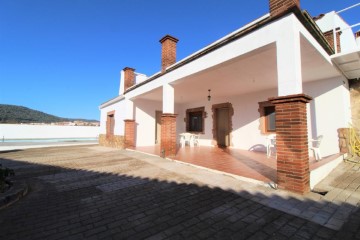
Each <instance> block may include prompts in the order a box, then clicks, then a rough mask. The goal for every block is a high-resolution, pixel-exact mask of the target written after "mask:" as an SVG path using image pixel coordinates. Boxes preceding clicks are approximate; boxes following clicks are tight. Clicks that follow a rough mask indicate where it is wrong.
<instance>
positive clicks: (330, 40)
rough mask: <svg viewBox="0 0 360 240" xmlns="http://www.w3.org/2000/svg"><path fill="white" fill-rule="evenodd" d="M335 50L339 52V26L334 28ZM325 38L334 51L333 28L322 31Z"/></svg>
mask: <svg viewBox="0 0 360 240" xmlns="http://www.w3.org/2000/svg"><path fill="white" fill-rule="evenodd" d="M335 30H336V50H337V53H339V52H341V44H340V43H341V42H340V35H341V32H338V30H340V28H336V29H335ZM323 34H324V36H325V38H326V40H327V41H328V43H329V44H330V46H331V47H332V49H333V50H334V51H335V43H334V31H333V30H329V31H327V32H324V33H323Z"/></svg>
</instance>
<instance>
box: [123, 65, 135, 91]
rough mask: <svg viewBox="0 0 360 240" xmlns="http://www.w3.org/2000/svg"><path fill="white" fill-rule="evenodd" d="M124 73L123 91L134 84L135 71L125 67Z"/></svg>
mask: <svg viewBox="0 0 360 240" xmlns="http://www.w3.org/2000/svg"><path fill="white" fill-rule="evenodd" d="M123 71H124V91H126V90H127V89H128V88H129V87H131V86H133V85H134V84H135V69H133V68H129V67H126V68H124V69H123Z"/></svg>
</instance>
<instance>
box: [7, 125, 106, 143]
mask: <svg viewBox="0 0 360 240" xmlns="http://www.w3.org/2000/svg"><path fill="white" fill-rule="evenodd" d="M98 136H99V127H92V126H56V125H28V124H0V138H1V139H2V138H3V137H4V139H40V138H45V139H46V138H96V137H98ZM0 141H1V140H0Z"/></svg>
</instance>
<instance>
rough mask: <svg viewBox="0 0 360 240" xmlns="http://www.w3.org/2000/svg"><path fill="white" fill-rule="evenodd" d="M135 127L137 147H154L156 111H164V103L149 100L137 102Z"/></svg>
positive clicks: (135, 102) (135, 103)
mask: <svg viewBox="0 0 360 240" xmlns="http://www.w3.org/2000/svg"><path fill="white" fill-rule="evenodd" d="M134 105H135V125H136V127H135V128H136V130H135V132H136V146H138V147H140V146H153V145H154V144H155V124H156V115H155V114H156V113H155V111H161V110H162V103H161V102H155V101H148V100H136V101H134Z"/></svg>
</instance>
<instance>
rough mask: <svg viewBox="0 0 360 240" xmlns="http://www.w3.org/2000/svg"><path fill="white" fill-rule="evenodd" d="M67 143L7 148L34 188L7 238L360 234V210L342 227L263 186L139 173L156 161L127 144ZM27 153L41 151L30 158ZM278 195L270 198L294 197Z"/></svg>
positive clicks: (10, 216)
mask: <svg viewBox="0 0 360 240" xmlns="http://www.w3.org/2000/svg"><path fill="white" fill-rule="evenodd" d="M84 149H85V148H84ZM64 150H66V148H57V149H55V148H53V149H51V150H48V151H47V152H44V153H43V152H42V150H39V149H37V150H26V151H23V152H21V153H18V152H8V153H4V152H3V153H1V154H0V163H1V164H3V165H4V166H6V167H9V168H13V169H15V171H16V180H17V181H26V182H27V183H28V184H29V185H30V188H31V190H30V191H31V192H30V193H29V194H28V196H26V197H25V198H24V199H21V200H20V201H19V202H17V203H15V204H14V205H12V206H10V207H8V208H6V209H3V210H1V211H0V238H1V239H102V238H103V239H111V238H114V239H129V238H132V239H145V238H148V239H289V238H291V239H314V238H317V239H330V238H337V237H341V238H345V237H346V238H352V239H356V238H360V236H359V234H358V231H359V223H360V219H359V216H360V212H359V211H357V212H356V213H354V214H352V216H351V218H350V220H349V222H348V223H347V224H345V225H344V227H343V228H342V229H341V230H340V231H336V230H333V229H329V228H326V227H324V226H322V225H320V224H316V223H314V222H312V221H309V220H306V219H304V218H299V217H296V216H294V215H291V214H289V213H285V212H283V211H279V210H276V209H274V208H271V207H268V206H265V205H262V204H260V203H258V202H256V201H254V200H252V199H256V198H264V197H266V196H264V195H262V194H256V195H252V194H250V193H249V192H247V191H242V192H240V193H237V194H235V193H233V192H230V191H225V190H222V189H220V188H210V187H207V186H204V185H203V186H201V185H200V184H194V183H191V179H188V178H186V177H183V176H181V174H177V173H174V172H170V171H168V170H165V169H159V176H160V177H159V178H157V177H154V178H152V177H139V176H137V175H138V171H140V170H141V169H144V170H146V167H148V164H147V163H144V162H141V160H138V159H134V158H131V157H128V156H125V155H121V152H120V151H118V152H116V153H117V154H112V155H113V156H116V157H111V156H112V155H111V154H109V153H107V152H104V153H97V154H92V153H89V154H88V155H86V156H84V155H81V156H77V155H75V154H74V155H72V154H71V151H70V153H69V154H65V153H64V152H63V151H64ZM49 151H50V152H49ZM66 151H68V150H66ZM25 153H31V154H33V155H32V156H29V157H28V159H29V160H28V159H27V157H26V154H25ZM118 153H120V154H118ZM31 154H30V155H31ZM44 159H48V160H44ZM36 161H38V162H41V163H36ZM45 162H47V164H45ZM150 167H151V166H150ZM172 176H173V177H174V179H175V180H174V181H172V180H164V179H165V178H167V179H169V178H170V179H171V177H172ZM276 198H277V197H276V196H274V199H269V200H275V202H276V201H277V200H278V201H279V202H284V200H285V202H288V203H290V202H291V201H292V199H280V198H279V199H276ZM319 204H321V203H319ZM328 207H329V208H338V207H339V206H332V205H329V206H328Z"/></svg>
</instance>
